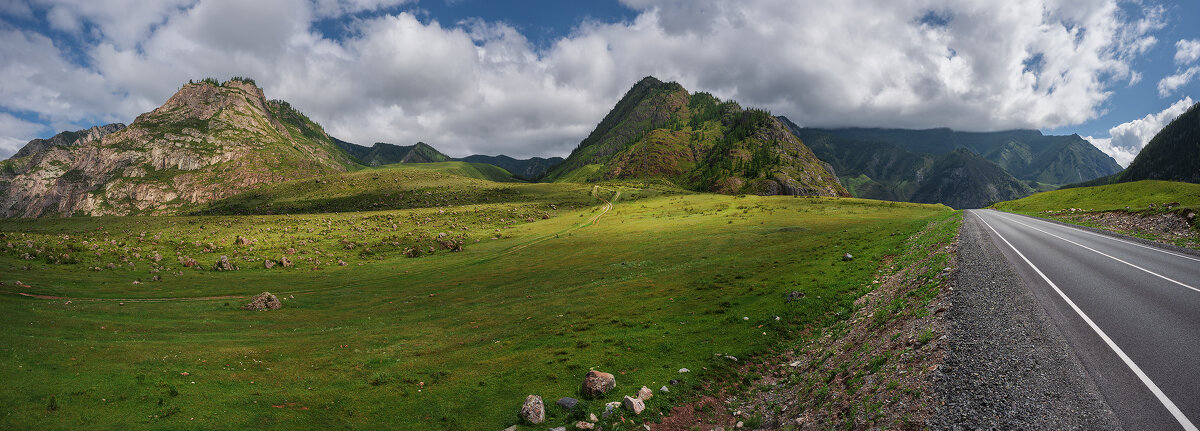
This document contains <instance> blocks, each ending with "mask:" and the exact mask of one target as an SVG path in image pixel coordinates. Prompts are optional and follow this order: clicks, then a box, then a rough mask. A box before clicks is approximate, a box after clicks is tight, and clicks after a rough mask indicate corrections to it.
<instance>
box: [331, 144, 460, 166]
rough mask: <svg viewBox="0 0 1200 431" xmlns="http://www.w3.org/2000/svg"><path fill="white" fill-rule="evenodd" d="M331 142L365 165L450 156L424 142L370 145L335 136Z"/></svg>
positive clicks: (419, 160)
mask: <svg viewBox="0 0 1200 431" xmlns="http://www.w3.org/2000/svg"><path fill="white" fill-rule="evenodd" d="M333 142H334V143H335V144H337V146H338V147H340V148H341V149H343V150H345V151H346V152H347V153H349V154H350V155H351V156H354V158H355V159H356V160H357V161H358V162H359V163H361V164H363V165H367V166H382V165H390V164H393V163H435V162H448V161H450V156H447V155H445V154H442V152H441V151H438V150H437V149H436V148H433V147H431V146H429V144H426V143H424V142H417V143H416V144H413V145H395V144H388V143H384V142H376V143H375V145H372V146H370V147H365V146H362V145H358V144H352V143H349V142H346V141H343V140H340V139H337V138H334V139H333Z"/></svg>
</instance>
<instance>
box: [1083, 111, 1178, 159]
mask: <svg viewBox="0 0 1200 431" xmlns="http://www.w3.org/2000/svg"><path fill="white" fill-rule="evenodd" d="M1193 104H1195V102H1193V101H1192V98H1191V97H1185V98H1183V99H1181V100H1179V101H1178V102H1175V103H1174V104H1172V105H1171V106H1169V107H1167V109H1164V110H1162V111H1161V112H1158V113H1154V114H1147V115H1146V116H1145V117H1142V118H1139V119H1136V120H1133V121H1130V122H1128V123H1122V124H1118V125H1117V126H1115V127H1113V128H1111V129H1109V130H1108V133H1109V137H1107V138H1095V137H1091V136H1088V137H1085V138H1084V139H1087V140H1088V141H1091V143H1092V145H1095V146H1096V148H1099V149H1100V151H1103V152H1104V153H1105V154H1108V155H1109V156H1112V158H1114V159H1116V160H1117V163H1119V164H1120V165H1121V166H1129V163H1131V162H1133V159H1134V157H1137V154H1138V152H1140V151H1142V148H1143V147H1145V146H1146V144H1148V143H1150V140H1151V139H1153V138H1154V135H1157V134H1158V132H1159V131H1160V130H1162V129H1163V127H1166V125H1167V124H1170V123H1171V121H1174V120H1175V118H1177V117H1179V115H1181V114H1183V113H1184V112H1185V111H1187V109H1188V108H1190V107H1192V105H1193Z"/></svg>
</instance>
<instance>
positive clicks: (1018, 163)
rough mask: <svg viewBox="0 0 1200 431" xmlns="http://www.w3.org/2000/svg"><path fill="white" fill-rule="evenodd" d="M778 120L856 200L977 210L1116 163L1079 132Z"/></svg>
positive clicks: (1097, 173) (1096, 174)
mask: <svg viewBox="0 0 1200 431" xmlns="http://www.w3.org/2000/svg"><path fill="white" fill-rule="evenodd" d="M779 118H780V121H781V122H782V123H783V124H785V125H787V126H788V128H789V129H790V130H791V131H792V133H794V134H796V136H798V137H799V138H800V139H801V140H803V141H804V142H805V143H807V144H808V145H809V147H810V148H811V149H812V150H813V152H814V153H815V154H816V155H817V157H819V158H821V160H825V161H827V162H829V163H830V164H832V165H833V167H834V169H835V171H836V172H837V174H838V175H839V176H840V178H841V180H842V182H843V183H844V184H846V186H847V188H849V189H850V192H851V194H853V195H854V196H855V197H861V198H868V199H884V200H894V201H908V202H921V203H944V204H947V205H950V206H952V207H954V208H980V207H984V206H987V205H989V204H991V203H993V202H998V201H1005V200H1012V199H1018V198H1021V197H1024V196H1028V195H1029V194H1031V193H1033V192H1035V191H1037V190H1047V189H1051V188H1053V187H1054V186H1055V185H1057V184H1060V182H1073V181H1076V180H1075V179H1076V178H1086V179H1091V178H1096V177H1101V176H1103V175H1108V172H1112V171H1114V170H1116V169H1119V168H1120V166H1119V165H1117V164H1116V162H1115V161H1113V160H1112V158H1111V157H1108V156H1107V155H1105V154H1104V153H1102V152H1100V151H1099V150H1098V149H1096V148H1095V147H1094V146H1092V145H1091V144H1090V143H1088V142H1087V141H1086V140H1083V139H1082V138H1079V137H1078V135H1071V136H1045V135H1042V134H1041V132H1038V131H1036V130H1011V131H1005V132H987V133H981V132H955V131H952V130H950V129H928V130H905V129H818V128H804V127H800V126H798V125H796V124H795V123H793V122H791V121H790V120H788V119H787V118H786V117H779ZM972 156H973V157H972ZM1114 167H1115V168H1114Z"/></svg>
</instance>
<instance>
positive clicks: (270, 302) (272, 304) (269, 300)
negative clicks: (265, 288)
mask: <svg viewBox="0 0 1200 431" xmlns="http://www.w3.org/2000/svg"><path fill="white" fill-rule="evenodd" d="M280 308H283V303H282V302H279V298H276V297H275V295H272V294H271V292H263V293H260V294H258V295H255V296H254V298H252V299H251V300H250V303H249V304H246V305H245V306H243V307H242V309H243V310H251V311H265V310H278V309H280Z"/></svg>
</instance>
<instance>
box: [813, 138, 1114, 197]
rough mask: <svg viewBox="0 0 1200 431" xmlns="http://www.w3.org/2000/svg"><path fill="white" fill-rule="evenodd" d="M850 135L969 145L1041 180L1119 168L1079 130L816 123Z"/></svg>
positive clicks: (924, 150)
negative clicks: (971, 129) (973, 129)
mask: <svg viewBox="0 0 1200 431" xmlns="http://www.w3.org/2000/svg"><path fill="white" fill-rule="evenodd" d="M815 130H817V131H821V132H825V133H828V134H832V135H835V136H839V137H842V138H846V139H851V140H856V141H866V142H886V143H890V144H893V145H896V146H898V147H900V148H903V149H905V150H908V151H911V152H914V153H918V154H930V155H942V154H947V153H949V152H951V151H954V150H955V149H959V148H966V149H968V150H971V151H972V152H974V153H975V154H979V155H980V156H983V158H985V159H987V160H989V161H991V162H993V163H995V164H996V165H998V166H1000V167H1001V168H1004V169H1005V170H1006V171H1008V172H1009V173H1011V174H1012V175H1013V176H1014V177H1016V178H1018V179H1022V180H1026V181H1036V182H1038V183H1043V184H1052V185H1059V184H1070V183H1077V182H1081V181H1087V180H1091V179H1094V178H1099V177H1103V176H1105V175H1112V174H1115V173H1117V172H1120V171H1121V165H1119V164H1117V162H1116V160H1113V158H1112V157H1110V156H1108V155H1107V154H1104V152H1102V151H1100V150H1099V149H1098V148H1096V147H1095V146H1094V145H1092V144H1091V143H1089V142H1088V141H1087V140H1085V139H1083V138H1081V137H1079V135H1069V136H1046V135H1043V134H1042V132H1039V131H1037V130H1008V131H1001V132H958V131H954V130H950V129H945V128H942V129H927V130H907V129H863V128H846V129H815Z"/></svg>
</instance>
